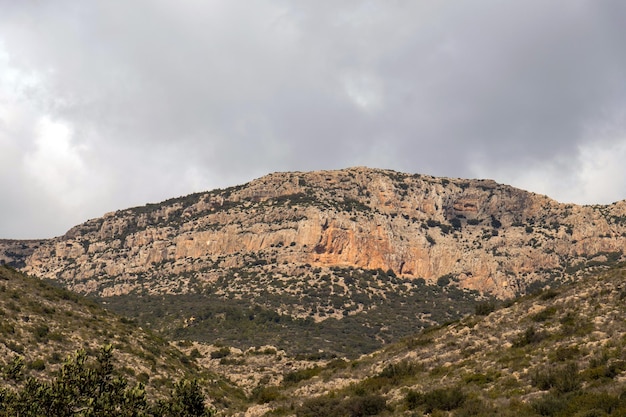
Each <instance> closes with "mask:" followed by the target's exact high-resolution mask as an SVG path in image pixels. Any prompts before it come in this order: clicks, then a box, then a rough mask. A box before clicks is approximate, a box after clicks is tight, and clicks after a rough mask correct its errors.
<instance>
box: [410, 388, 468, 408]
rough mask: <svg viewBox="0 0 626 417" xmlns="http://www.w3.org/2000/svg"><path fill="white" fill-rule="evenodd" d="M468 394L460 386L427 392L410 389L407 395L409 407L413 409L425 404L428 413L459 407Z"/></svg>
mask: <svg viewBox="0 0 626 417" xmlns="http://www.w3.org/2000/svg"><path fill="white" fill-rule="evenodd" d="M465 399H466V395H465V393H464V392H463V390H461V389H460V388H459V387H449V388H438V389H434V390H432V391H429V392H426V393H423V394H422V393H419V392H415V391H409V392H408V393H407V395H406V397H405V402H406V404H407V407H408V408H409V409H411V410H413V409H415V408H417V407H419V406H421V405H423V406H424V407H425V410H424V411H425V412H426V413H432V412H433V411H434V410H442V411H451V410H454V409H457V408H459V407H460V406H461V405H462V404H463V403H464V402H465Z"/></svg>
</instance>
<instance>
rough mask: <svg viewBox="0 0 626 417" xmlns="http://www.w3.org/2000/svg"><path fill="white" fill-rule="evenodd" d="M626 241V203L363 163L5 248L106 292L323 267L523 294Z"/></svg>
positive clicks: (217, 193)
mask: <svg viewBox="0 0 626 417" xmlns="http://www.w3.org/2000/svg"><path fill="white" fill-rule="evenodd" d="M625 236H626V202H624V201H621V202H618V203H614V204H611V205H606V206H600V205H598V206H578V205H573V204H561V203H558V202H556V201H554V200H551V199H549V198H548V197H545V196H542V195H537V194H534V193H530V192H526V191H523V190H519V189H516V188H513V187H510V186H505V185H499V184H497V183H495V182H494V181H491V180H463V179H448V178H435V177H431V176H425V175H410V174H403V173H398V172H394V171H388V170H377V169H368V168H350V169H345V170H339V171H319V172H308V173H303V172H289V173H276V174H270V175H267V176H265V177H262V178H260V179H258V180H254V181H252V182H250V183H248V184H245V185H242V186H237V187H232V188H228V189H225V190H214V191H211V192H205V193H197V194H192V195H189V196H185V197H180V198H175V199H171V200H167V201H164V202H162V203H159V204H148V205H146V206H144V207H135V208H131V209H126V210H120V211H117V212H113V213H107V214H106V215H104V216H103V217H101V218H98V219H92V220H89V221H87V222H85V223H83V224H81V225H78V226H76V227H74V228H72V229H71V230H70V231H68V232H67V233H66V234H65V235H64V236H61V237H59V238H55V239H50V240H45V241H39V242H32V241H31V242H29V243H28V244H25V243H24V242H20V241H17V242H11V241H2V242H0V243H1V244H0V252H2V253H3V254H4V259H10V260H12V261H14V262H22V263H23V270H24V271H25V272H27V273H29V274H32V275H35V276H38V277H42V278H49V279H54V280H59V281H60V282H62V283H63V284H64V285H65V286H67V287H68V288H70V289H72V290H75V291H78V292H80V293H84V294H95V295H100V296H113V295H119V294H128V293H137V294H141V293H148V294H159V293H185V292H194V291H201V290H202V289H203V288H206V286H207V285H210V284H211V283H212V282H215V281H217V280H220V279H230V278H233V277H235V278H236V277H239V276H241V275H242V273H243V272H242V269H244V270H246V271H247V272H248V273H250V274H255V275H257V276H273V277H279V278H280V279H283V281H285V280H286V279H287V277H293V276H296V277H307V276H308V277H311V274H309V273H308V272H309V271H311V270H313V269H315V270H317V271H319V272H320V273H319V274H313V275H314V277H313V281H315V277H319V276H320V274H322V275H323V274H329V275H331V276H332V275H333V274H332V269H331V268H333V267H354V268H361V269H365V270H383V271H393V273H394V274H395V275H397V276H401V277H409V278H416V279H417V278H423V279H425V280H426V282H430V283H435V282H437V281H438V280H439V279H442V277H444V279H448V280H449V281H450V282H451V283H452V284H453V285H457V286H459V287H461V288H466V289H472V290H477V291H480V292H484V293H488V294H493V295H495V296H497V297H510V296H513V295H515V294H520V293H524V292H525V291H526V290H527V288H529V287H530V286H533V285H534V284H535V283H550V282H552V281H558V280H565V279H567V278H569V277H571V276H573V275H574V274H575V272H576V271H577V270H579V269H582V268H586V267H589V266H594V265H595V266H599V265H603V264H609V263H612V262H615V261H617V260H619V259H621V258H622V255H623V251H624V246H625V243H626V238H625ZM16 248H21V252H20V251H19V250H16ZM313 281H311V282H310V283H309V284H313ZM340 281H341V280H339V281H338V282H337V285H339V286H340V287H343V288H344V290H345V287H346V285H345V283H343V282H340ZM278 290H281V289H279V288H277V291H278ZM336 291H338V292H341V289H340V288H337V289H336Z"/></svg>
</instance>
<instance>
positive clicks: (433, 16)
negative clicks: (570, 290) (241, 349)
mask: <svg viewBox="0 0 626 417" xmlns="http://www.w3.org/2000/svg"><path fill="white" fill-rule="evenodd" d="M0 6H1V8H2V10H3V12H2V14H0V149H1V153H0V173H1V174H2V175H1V176H0V191H1V192H2V195H3V199H2V203H1V205H0V215H2V218H3V219H5V220H3V221H2V222H1V223H0V237H7V238H9V237H10V238H27V237H48V236H54V235H59V234H62V233H64V232H65V231H66V230H67V229H68V228H69V227H71V226H72V225H74V224H77V223H79V222H82V221H84V220H86V219H87V218H90V217H96V216H100V215H102V214H103V213H104V212H106V211H109V210H115V209H119V208H125V207H128V206H132V205H140V204H144V203H146V202H154V201H160V200H163V199H166V198H169V197H173V196H177V195H183V194H187V193H190V192H194V191H200V190H204V189H211V188H215V187H224V186H228V185H234V184H237V183H242V182H245V181H247V180H250V179H253V178H255V177H258V176H261V175H264V174H266V173H269V172H273V171H284V170H300V171H304V170H314V169H335V168H344V167H348V166H354V165H367V166H372V167H381V168H391V169H396V170H399V171H406V172H417V173H426V174H432V175H441V176H452V177H489V178H493V179H495V180H497V181H499V182H504V183H509V184H513V185H516V186H520V187H523V188H526V189H529V190H531V191H535V192H540V193H544V194H548V195H550V196H551V197H553V198H556V199H558V200H561V201H568V202H577V203H607V202H611V201H615V200H619V199H624V198H626V175H625V174H626V164H623V162H622V161H623V160H624V157H625V156H626V48H624V47H623V40H624V39H626V25H624V24H623V22H624V21H626V3H624V2H622V1H619V0H600V1H598V0H556V1H552V2H545V1H540V0H528V1H524V2H499V1H494V0H478V1H475V2H471V3H467V4H465V3H458V4H453V3H446V2H441V1H435V0H421V1H402V0H396V1H382V0H379V1H344V2H330V1H312V0H311V1H302V2H289V1H286V0H284V1H283V0H252V1H246V2H243V1H226V0H212V1H208V2H205V1H189V2H183V3H180V4H176V5H174V4H173V3H172V2H169V1H165V0H161V1H159V0H156V1H155V0H133V1H130V2H110V1H105V0H96V1H92V2H76V1H72V0H59V1H56V2H35V1H20V2H14V1H8V0H0Z"/></svg>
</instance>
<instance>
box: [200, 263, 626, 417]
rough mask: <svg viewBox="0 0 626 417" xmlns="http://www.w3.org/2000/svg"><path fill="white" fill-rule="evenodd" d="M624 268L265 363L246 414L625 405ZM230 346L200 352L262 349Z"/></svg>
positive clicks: (539, 411)
mask: <svg viewBox="0 0 626 417" xmlns="http://www.w3.org/2000/svg"><path fill="white" fill-rule="evenodd" d="M625 278H626V271H624V270H623V269H621V268H619V269H613V270H610V271H608V272H603V273H599V274H594V275H592V276H590V277H587V278H585V279H582V280H580V281H579V282H577V283H576V284H573V285H566V286H563V287H560V288H559V289H558V290H547V291H542V292H539V293H537V294H534V295H532V296H525V297H522V298H519V299H516V300H510V301H508V302H505V303H496V304H492V303H486V304H483V305H480V306H478V307H477V309H476V313H477V314H474V315H469V316H467V317H465V318H464V319H462V320H460V321H457V322H454V323H450V324H447V325H445V326H440V327H434V328H431V329H428V330H426V331H423V332H421V333H420V334H416V335H413V336H411V337H408V338H406V339H404V340H403V341H401V342H399V343H395V344H392V345H389V346H387V347H386V348H385V349H382V350H379V351H376V352H374V353H372V354H369V355H365V356H363V357H361V358H359V359H358V360H354V361H345V360H341V359H336V360H330V361H320V362H319V363H317V364H315V365H309V367H308V368H304V369H303V368H300V369H295V370H294V369H289V368H288V367H285V366H284V364H283V365H278V366H274V367H272V366H270V365H267V364H265V367H264V368H262V369H266V370H267V372H266V373H265V375H264V376H261V379H260V380H261V381H262V382H260V383H257V385H256V387H254V388H253V389H252V392H253V399H254V400H255V401H256V405H253V406H251V407H249V408H248V413H247V414H246V415H248V416H299V417H305V416H330V417H332V416H367V415H381V416H391V415H393V416H421V415H431V416H494V417H495V416H621V415H624V413H626V350H625V349H624V348H625V347H626V339H625V337H624V335H625V334H626V322H625V321H624V317H625V314H626V311H625V304H624V299H625V298H626V281H625ZM273 354H274V355H275V356H274V361H275V363H277V364H280V363H281V362H282V358H281V355H280V353H276V352H274V353H273ZM270 357H271V355H270ZM226 358H228V360H223V359H216V358H213V359H211V358H209V357H207V358H205V359H202V360H201V361H202V363H204V364H205V366H208V367H211V368H213V369H220V368H221V369H223V370H224V371H225V372H228V373H233V374H237V373H238V372H239V371H241V370H243V369H245V367H246V366H249V365H251V364H253V363H254V360H255V359H251V358H250V356H249V354H247V353H246V352H235V351H233V352H232V353H231V354H230V355H228V356H227V357H226ZM256 369H257V372H258V369H259V368H256ZM258 380H259V379H258V376H257V380H255V381H251V383H252V384H254V383H255V382H256V381H258Z"/></svg>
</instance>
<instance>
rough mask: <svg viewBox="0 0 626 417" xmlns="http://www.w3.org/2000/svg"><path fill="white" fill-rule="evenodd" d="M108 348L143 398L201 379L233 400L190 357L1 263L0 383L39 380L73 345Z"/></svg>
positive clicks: (215, 394)
mask: <svg viewBox="0 0 626 417" xmlns="http://www.w3.org/2000/svg"><path fill="white" fill-rule="evenodd" d="M107 345H111V346H112V347H113V356H114V365H115V367H116V368H117V369H118V371H119V373H120V376H122V377H124V378H126V379H127V380H129V381H131V386H132V385H134V383H137V382H141V383H143V384H145V386H146V390H147V393H148V394H149V397H150V398H159V397H161V396H162V395H163V394H164V392H166V391H171V389H172V384H173V383H174V382H176V381H178V380H182V379H184V378H200V379H201V381H203V389H205V390H206V392H207V393H208V394H210V396H211V398H212V399H213V400H214V401H216V402H217V403H218V404H219V402H220V401H221V399H222V398H225V397H229V398H230V397H236V393H237V390H236V389H234V387H232V386H230V385H229V384H226V383H225V382H224V380H223V379H222V378H218V377H216V375H215V374H207V373H206V372H204V373H203V372H200V369H201V368H199V367H198V366H197V365H196V364H195V363H194V359H193V358H190V357H188V356H187V355H185V354H183V353H182V352H181V351H180V350H178V349H176V348H175V347H173V346H171V345H170V343H169V342H168V341H166V340H165V339H163V338H161V337H159V336H157V335H155V334H154V333H151V332H146V331H144V330H142V329H140V328H138V327H137V326H136V325H134V324H132V323H131V322H130V321H129V320H127V319H125V318H123V317H120V316H118V315H115V314H113V313H110V312H108V311H106V310H104V309H102V308H101V307H100V306H98V305H97V304H96V303H94V302H93V301H89V300H86V299H85V298H84V297H82V296H79V295H77V294H74V293H71V292H70V291H68V290H65V289H60V288H57V287H54V286H52V285H51V284H49V283H46V282H43V281H41V280H38V279H36V278H32V277H28V276H26V275H24V274H22V273H20V272H18V271H16V270H14V269H11V268H7V267H5V266H0V381H1V382H0V386H3V387H7V386H11V385H13V386H18V385H20V384H23V383H24V382H26V381H27V379H28V378H30V377H33V378H38V379H43V380H45V379H47V378H49V377H50V375H53V374H54V373H55V372H57V371H58V370H59V369H60V368H61V366H62V365H63V363H64V362H65V361H66V359H67V358H68V357H69V356H72V355H74V354H75V353H76V352H78V351H79V350H84V351H86V353H87V354H88V355H89V356H94V357H95V356H96V355H97V353H98V352H99V351H100V350H101V349H102V348H103V347H105V346H107ZM207 378H208V379H207ZM208 380H211V381H213V382H212V383H211V384H207V383H206V381H208ZM1 412H2V410H1V407H0V414H1Z"/></svg>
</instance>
